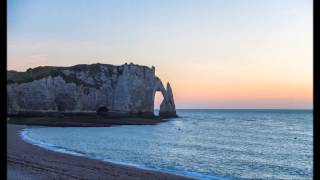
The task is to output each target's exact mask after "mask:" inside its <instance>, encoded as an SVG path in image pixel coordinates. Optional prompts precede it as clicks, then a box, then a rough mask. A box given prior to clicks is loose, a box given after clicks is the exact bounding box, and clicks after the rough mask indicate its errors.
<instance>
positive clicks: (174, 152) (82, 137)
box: [21, 109, 313, 180]
mask: <svg viewBox="0 0 320 180" xmlns="http://www.w3.org/2000/svg"><path fill="white" fill-rule="evenodd" d="M177 114H178V116H179V117H178V118H173V119H170V120H169V121H167V122H163V123H160V124H157V125H123V126H112V127H33V128H27V129H24V130H23V131H22V132H21V136H22V138H23V139H24V140H25V141H27V142H29V143H32V144H35V145H38V146H41V147H43V148H46V149H49V150H53V151H58V152H62V153H68V154H73V155H78V156H85V157H88V158H93V159H99V160H102V161H108V162H112V163H117V164H125V165H129V166H134V167H139V168H142V169H151V170H156V171H161V172H167V173H172V174H177V175H182V176H187V177H193V178H196V179H299V180H303V179H313V111H312V110H266V109H246V110H244V109H243V110H240V109H237V110H232V109H220V110H218V109H180V110H177Z"/></svg>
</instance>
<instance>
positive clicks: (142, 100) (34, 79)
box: [7, 63, 177, 117]
mask: <svg viewBox="0 0 320 180" xmlns="http://www.w3.org/2000/svg"><path fill="white" fill-rule="evenodd" d="M7 75H8V79H7V91H8V95H7V97H8V100H7V104H8V113H9V114H17V113H18V114H19V113H24V112H42V113H43V112H63V113H65V112H73V113H75V112H76V113H77V112H80V113H95V112H99V113H102V114H119V115H120V114H122V115H126V116H154V113H153V110H154V97H155V93H156V91H160V92H161V93H162V95H163V101H162V103H161V105H160V113H159V115H160V116H162V117H176V116H177V115H176V109H175V104H174V99H173V93H172V89H171V87H170V84H169V83H168V84H167V88H164V86H163V84H162V82H161V80H160V79H159V78H158V77H157V76H156V75H155V68H154V67H152V68H149V67H147V66H140V65H135V64H132V63H130V64H127V63H126V64H124V65H120V66H115V65H109V64H99V63H98V64H91V65H85V64H81V65H75V66H71V67H53V66H43V67H41V66H40V67H37V68H33V69H28V70H27V71H26V72H17V71H8V72H7Z"/></svg>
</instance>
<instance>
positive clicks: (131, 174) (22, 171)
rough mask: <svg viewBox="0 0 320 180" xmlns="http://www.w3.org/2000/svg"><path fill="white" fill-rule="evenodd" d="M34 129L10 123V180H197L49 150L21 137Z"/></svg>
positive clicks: (8, 131)
mask: <svg viewBox="0 0 320 180" xmlns="http://www.w3.org/2000/svg"><path fill="white" fill-rule="evenodd" d="M30 127H32V126H27V125H15V124H8V123H7V178H8V179H179V180H180V179H181V180H182V179H193V178H191V177H186V176H179V175H175V174H169V173H165V172H160V171H155V170H149V169H143V168H138V167H133V166H129V165H122V164H116V163H112V162H105V161H100V160H96V159H91V158H87V157H84V156H76V155H71V154H66V153H62V152H56V151H51V150H47V149H44V148H42V147H39V146H36V145H33V144H30V143H28V142H26V141H24V140H23V139H22V138H21V136H20V132H21V131H22V130H23V129H25V128H30Z"/></svg>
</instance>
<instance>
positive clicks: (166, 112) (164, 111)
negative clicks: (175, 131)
mask: <svg viewBox="0 0 320 180" xmlns="http://www.w3.org/2000/svg"><path fill="white" fill-rule="evenodd" d="M157 91H160V92H161V94H162V96H163V100H162V102H161V104H160V110H159V116H162V117H176V116H177V114H176V108H175V104H174V100H173V94H172V89H171V86H170V84H169V83H167V89H165V88H164V86H163V84H162V82H161V80H160V79H159V78H157V82H156V83H155V87H154V90H153V96H152V98H153V99H152V104H153V105H152V106H153V107H152V108H154V98H155V94H156V92H157Z"/></svg>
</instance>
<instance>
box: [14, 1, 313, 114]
mask: <svg viewBox="0 0 320 180" xmlns="http://www.w3.org/2000/svg"><path fill="white" fill-rule="evenodd" d="M312 21H313V20H312V1H311V0H263V1H262V0H113V1H112V0H9V1H8V69H16V70H25V69H27V68H29V67H35V66H39V65H55V66H68V65H74V64H80V63H95V62H100V63H110V64H123V63H125V62H130V61H132V62H134V63H137V64H144V65H148V66H151V65H154V66H155V67H156V69H157V74H158V75H159V76H160V78H161V79H163V81H164V82H166V81H170V82H171V84H172V87H173V90H174V93H175V96H176V99H177V104H178V107H180V108H186V107H190V108H193V107H199V108H211V107H212V108H251V107H252V108H279V107H280V108H282V107H283V108H286V107H287V108H310V107H312V100H311V99H312V51H313V49H312ZM231 89H237V90H238V91H237V92H233V91H231ZM252 94H254V97H253V95H252ZM288 94H289V95H288ZM197 95H200V96H197ZM204 95H205V96H204ZM264 97H266V98H264ZM221 98H222V99H221ZM250 98H251V99H250ZM244 99H246V101H244ZM270 99H271V100H270ZM222 102H223V103H222ZM241 104H242V105H241Z"/></svg>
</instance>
